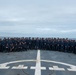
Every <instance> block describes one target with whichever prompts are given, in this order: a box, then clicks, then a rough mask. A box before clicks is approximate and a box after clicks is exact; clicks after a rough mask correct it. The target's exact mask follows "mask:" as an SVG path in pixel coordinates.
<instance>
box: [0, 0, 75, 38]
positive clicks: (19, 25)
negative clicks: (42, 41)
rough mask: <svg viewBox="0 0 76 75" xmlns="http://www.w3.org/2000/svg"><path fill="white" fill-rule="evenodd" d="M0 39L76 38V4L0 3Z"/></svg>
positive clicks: (45, 0) (59, 0)
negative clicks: (3, 37)
mask: <svg viewBox="0 0 76 75" xmlns="http://www.w3.org/2000/svg"><path fill="white" fill-rule="evenodd" d="M0 36H22V37H23V36H24V37H25V36H28V37H29V36H31V37H33V36H34V37H68V38H76V0H0Z"/></svg>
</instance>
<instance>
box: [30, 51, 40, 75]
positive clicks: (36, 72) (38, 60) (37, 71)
mask: <svg viewBox="0 0 76 75" xmlns="http://www.w3.org/2000/svg"><path fill="white" fill-rule="evenodd" d="M31 69H35V75H41V61H40V50H38V52H37V61H36V67H31Z"/></svg>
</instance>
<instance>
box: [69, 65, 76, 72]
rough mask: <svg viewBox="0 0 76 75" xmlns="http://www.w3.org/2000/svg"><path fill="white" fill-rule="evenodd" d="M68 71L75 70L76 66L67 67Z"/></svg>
mask: <svg viewBox="0 0 76 75" xmlns="http://www.w3.org/2000/svg"><path fill="white" fill-rule="evenodd" d="M68 71H76V66H72V67H71V68H68Z"/></svg>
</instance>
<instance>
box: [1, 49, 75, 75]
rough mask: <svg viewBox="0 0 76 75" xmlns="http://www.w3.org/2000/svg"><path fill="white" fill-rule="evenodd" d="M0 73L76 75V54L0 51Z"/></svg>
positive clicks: (4, 74) (9, 74) (3, 74)
mask: <svg viewBox="0 0 76 75" xmlns="http://www.w3.org/2000/svg"><path fill="white" fill-rule="evenodd" d="M0 75H76V55H75V54H72V53H63V52H58V51H47V50H28V51H24V52H11V53H0Z"/></svg>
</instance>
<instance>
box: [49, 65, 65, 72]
mask: <svg viewBox="0 0 76 75" xmlns="http://www.w3.org/2000/svg"><path fill="white" fill-rule="evenodd" d="M49 70H56V71H65V69H64V68H59V67H58V66H53V68H52V67H49Z"/></svg>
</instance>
